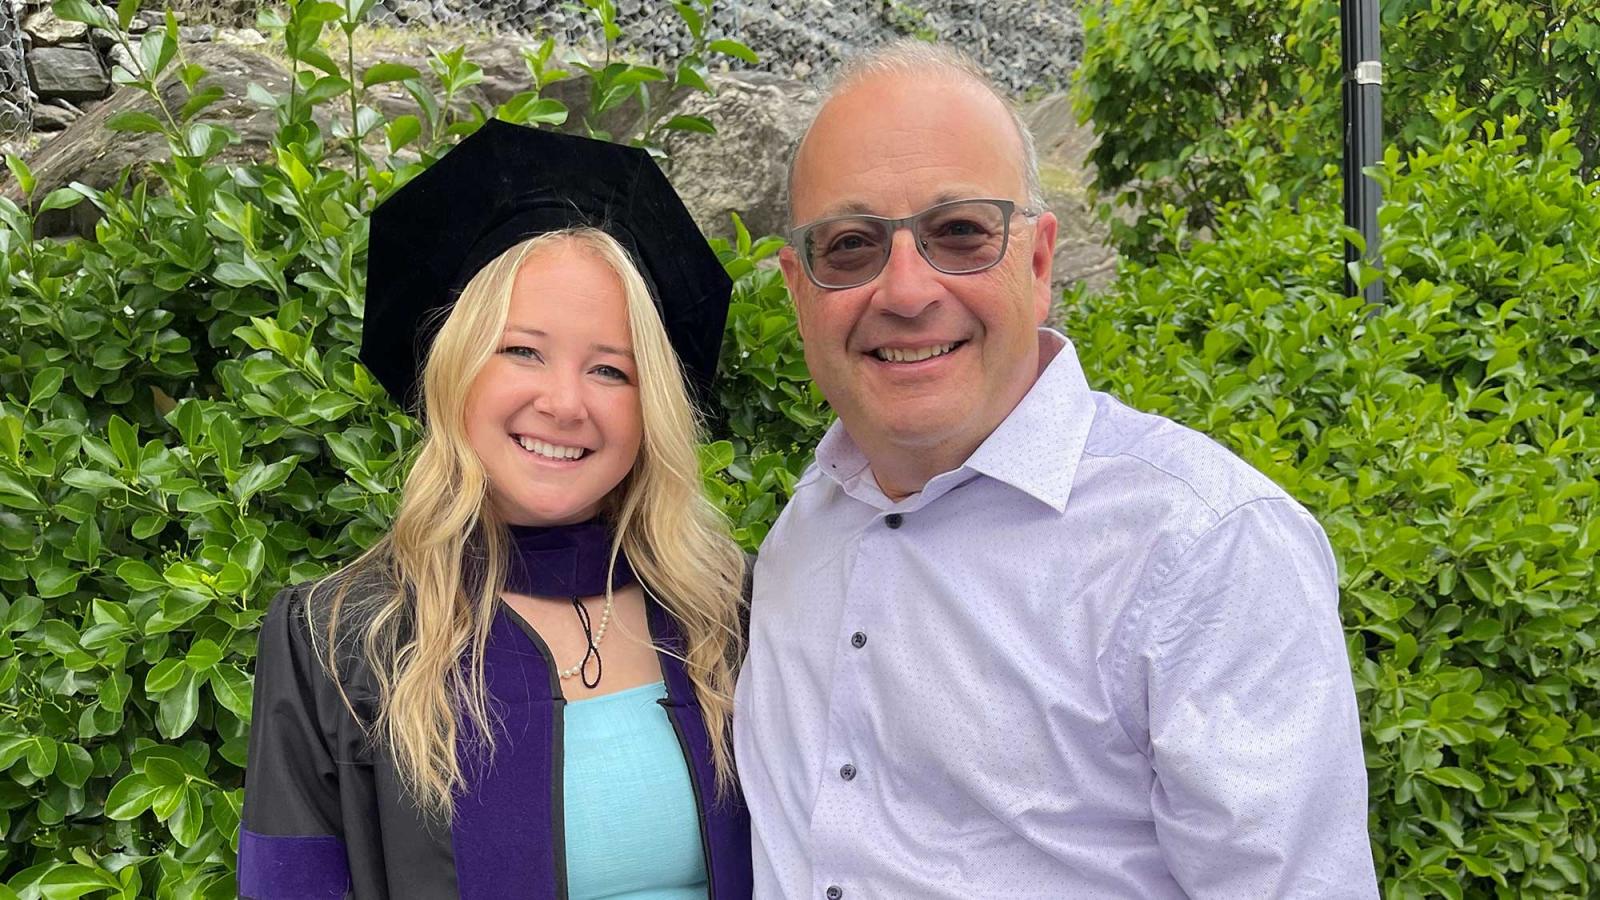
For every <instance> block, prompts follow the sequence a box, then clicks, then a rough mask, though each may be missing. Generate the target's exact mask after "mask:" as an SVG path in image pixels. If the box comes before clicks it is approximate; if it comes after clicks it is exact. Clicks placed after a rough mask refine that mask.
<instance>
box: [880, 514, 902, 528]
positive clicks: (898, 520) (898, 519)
mask: <svg viewBox="0 0 1600 900" xmlns="http://www.w3.org/2000/svg"><path fill="white" fill-rule="evenodd" d="M905 520H906V518H905V516H902V515H900V514H899V513H889V514H888V515H887V516H884V517H883V524H885V525H887V526H889V527H890V528H899V527H900V525H901V524H902V523H903V522H905Z"/></svg>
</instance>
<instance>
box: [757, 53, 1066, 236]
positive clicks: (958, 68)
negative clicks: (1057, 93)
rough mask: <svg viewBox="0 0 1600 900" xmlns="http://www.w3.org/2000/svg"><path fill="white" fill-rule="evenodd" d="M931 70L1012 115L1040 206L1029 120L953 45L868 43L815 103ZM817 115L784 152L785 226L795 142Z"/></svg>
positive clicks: (1032, 198)
mask: <svg viewBox="0 0 1600 900" xmlns="http://www.w3.org/2000/svg"><path fill="white" fill-rule="evenodd" d="M928 72H935V73H939V74H944V75H949V76H952V77H954V78H957V79H961V80H965V81H968V82H970V83H973V84H976V85H978V86H979V87H982V88H983V89H984V90H986V91H988V92H989V93H990V94H991V95H993V96H994V98H995V99H996V100H998V101H1000V105H1001V106H1002V107H1004V108H1005V111H1006V113H1007V114H1008V115H1010V117H1011V124H1012V125H1014V126H1016V129H1017V138H1018V139H1019V141H1020V142H1021V144H1022V174H1023V178H1024V180H1025V182H1026V186H1027V191H1028V203H1029V205H1031V206H1034V207H1036V208H1039V209H1043V208H1044V203H1045V200H1044V184H1043V183H1042V182H1041V181H1040V180H1039V151H1038V148H1037V146H1036V145H1035V144H1034V140H1033V131H1032V129H1030V128H1029V127H1028V123H1027V122H1025V121H1023V118H1022V114H1021V113H1020V112H1018V111H1017V105H1016V104H1015V103H1013V102H1012V101H1011V98H1010V97H1008V96H1006V95H1005V94H1004V93H1003V92H1001V90H1000V88H999V87H997V86H996V85H995V83H994V81H993V80H992V79H990V78H989V75H988V73H987V72H985V71H984V70H983V68H982V67H980V66H979V65H978V64H977V62H976V61H974V60H973V58H972V57H971V56H968V55H967V54H966V53H963V52H962V51H960V50H957V49H955V48H952V47H945V46H942V45H940V44H932V43H929V42H927V41H922V40H917V39H915V38H901V39H900V40H897V41H892V42H890V43H887V44H884V45H882V46H880V47H876V48H873V49H872V50H871V51H868V52H866V53H863V54H861V55H859V56H856V57H854V58H853V59H851V60H850V61H849V62H847V63H845V64H844V66H843V67H842V68H840V70H839V71H838V72H837V73H835V75H834V77H833V79H832V81H831V82H830V83H829V85H828V89H827V92H826V93H825V94H824V95H823V97H822V103H821V104H820V105H819V106H818V107H817V109H818V110H819V111H820V110H821V109H822V107H823V106H826V105H827V104H828V102H829V101H831V100H833V98H835V97H837V96H839V95H840V94H842V93H844V92H845V91H846V90H847V89H849V88H850V87H852V86H854V85H855V84H856V83H857V82H859V81H862V80H864V79H866V78H868V77H871V76H873V75H889V74H896V75H908V74H917V73H928ZM815 125H816V119H815V118H814V117H813V118H812V120H811V124H810V125H808V126H806V130H805V134H802V135H801V136H800V140H799V142H798V143H796V144H795V148H794V152H793V153H790V154H789V172H788V176H787V177H786V178H785V179H784V192H783V208H784V214H785V216H786V217H787V219H788V222H789V225H790V227H793V226H794V224H795V221H794V173H795V161H796V160H798V159H799V157H800V147H801V145H803V144H804V143H805V139H806V137H807V136H808V135H810V134H811V129H812V128H813V127H815Z"/></svg>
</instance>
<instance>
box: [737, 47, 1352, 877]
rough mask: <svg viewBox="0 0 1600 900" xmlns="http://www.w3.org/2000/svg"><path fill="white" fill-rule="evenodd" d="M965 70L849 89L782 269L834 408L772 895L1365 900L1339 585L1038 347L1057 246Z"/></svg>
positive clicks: (746, 713) (1222, 456)
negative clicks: (1326, 899) (1339, 617)
mask: <svg viewBox="0 0 1600 900" xmlns="http://www.w3.org/2000/svg"><path fill="white" fill-rule="evenodd" d="M1034 170H1035V162H1034V160H1033V152H1032V149H1031V143H1030V139H1029V138H1028V136H1027V133H1026V130H1025V128H1023V126H1022V125H1021V123H1020V121H1019V120H1018V119H1017V117H1016V115H1015V113H1014V112H1013V111H1012V110H1011V108H1010V107H1009V105H1008V104H1007V103H1006V102H1005V101H1004V100H1003V99H1001V97H1000V96H999V95H998V94H997V93H996V92H995V91H994V89H993V88H992V87H991V86H990V85H989V84H988V83H987V81H985V80H984V78H983V76H982V74H981V73H979V72H978V71H977V70H976V69H974V68H972V67H971V65H970V63H968V62H966V61H965V60H964V59H963V58H962V57H959V56H956V55H954V54H951V53H948V52H945V51H939V50H937V49H933V48H928V47H926V46H920V45H918V46H908V45H898V46H895V47H892V48H890V49H888V50H886V51H882V52H880V53H879V54H878V55H876V56H874V57H872V58H869V59H866V60H864V61H861V62H859V63H857V64H856V65H855V66H854V67H853V68H852V69H851V70H850V71H849V72H847V73H846V74H845V75H844V76H843V77H842V79H841V80H840V82H839V84H838V86H837V87H836V88H835V90H834V91H833V93H832V94H831V95H830V97H829V98H828V99H827V101H826V102H825V103H824V104H823V106H822V108H821V110H820V111H819V113H818V114H817V118H816V120H815V122H814V123H813V124H812V126H811V129H810V131H809V132H808V133H807V135H806V137H805V140H804V141H803V142H802V145H801V147H800V149H799V151H798V154H797V157H796V159H795V161H794V169H793V175H792V179H791V185H790V187H791V203H792V206H791V215H792V217H793V221H794V222H796V223H799V227H797V228H796V229H795V230H794V232H793V234H792V236H791V237H792V241H791V244H792V246H791V248H789V249H786V250H785V251H784V252H783V254H782V257H781V263H782V267H783V273H784V276H785V278H786V280H787V282H788V285H789V289H790V291H791V293H792V294H793V295H794V302H795V308H796V310H797V313H798V320H799V327H800V332H801V335H802V337H803V338H804V341H805V350H806V362H807V363H808V365H809V366H810V368H811V373H812V375H813V376H814V377H815V379H816V381H817V384H818V385H819V386H820V387H821V388H822V391H823V393H824V394H825V395H826V396H827V398H828V401H829V402H830V403H831V404H832V405H833V407H834V409H835V410H836V411H837V412H838V414H839V421H838V423H836V424H835V425H834V426H833V427H832V428H831V429H830V430H829V432H828V434H827V436H826V437H825V438H824V439H823V441H822V443H821V445H820V446H818V448H817V460H816V464H815V465H814V466H813V467H812V468H811V469H810V470H809V471H808V472H807V473H806V475H805V476H804V477H803V478H802V479H801V481H800V484H799V486H798V487H797V489H796V491H795V495H794V498H793V499H792V500H791V502H790V504H789V507H788V508H787V509H786V510H785V511H784V513H783V516H782V517H781V518H780V519H779V521H778V524H777V525H776V526H775V527H774V528H773V530H772V532H771V534H770V535H769V537H768V538H767V541H766V544H765V545H764V546H763V548H762V553H761V558H760V562H759V564H758V565H757V568H756V573H755V597H754V601H753V604H752V622H751V638H750V654H749V658H748V660H747V662H746V663H745V667H744V671H743V674H742V676H741V678H740V681H739V686H738V692H737V713H736V716H735V722H736V726H735V728H736V747H737V758H738V766H739V774H740V776H741V779H742V781H743V785H744V791H745V795H746V799H747V801H748V803H749V807H750V811H751V813H752V815H753V818H754V845H755V846H754V854H755V869H756V888H757V890H756V893H757V896H758V897H786V898H812V897H815V898H827V900H840V898H844V897H859V898H868V897H871V898H890V897H892V898H899V897H905V898H935V897H951V898H956V897H959V898H991V897H1052V898H1053V897H1128V898H1145V897H1153V898H1166V897H1216V898H1229V900H1244V898H1268V897H1307V898H1311V897H1315V898H1373V897H1376V896H1377V891H1376V884H1375V879H1374V875H1373V866H1372V855H1371V849H1370V846H1369V844H1368V840H1367V833H1366V826H1367V801H1366V778H1365V772H1364V769H1363V766H1362V753H1361V735H1360V729H1359V727H1358V723H1357V717H1356V705H1355V696H1354V691H1353V689H1352V685H1351V678H1350V672H1349V666H1348V662H1347V660H1346V656H1345V649H1344V643H1343V640H1342V636H1341V632H1340V628H1339V622H1338V618H1337V595H1336V585H1335V566H1334V560H1333V556H1332V554H1331V552H1330V550H1329V548H1328V544H1327V541H1326V539H1325V538H1324V536H1323V534H1322V531H1321V529H1320V528H1319V527H1318V526H1317V523H1316V522H1315V521H1313V520H1312V518H1311V517H1310V516H1309V515H1308V514H1307V513H1306V511H1305V510H1304V509H1302V508H1301V507H1300V506H1299V505H1298V504H1296V503H1295V502H1294V501H1293V500H1291V499H1289V497H1287V496H1286V495H1285V494H1284V493H1283V492H1282V491H1281V490H1279V489H1278V488H1277V487H1276V486H1274V485H1273V484H1272V483H1271V482H1270V481H1269V480H1268V479H1266V478H1265V477H1263V476H1262V475H1260V474H1259V473H1257V472H1255V471H1254V470H1252V469H1251V468H1250V467H1249V466H1247V465H1246V464H1244V463H1243V462H1241V461H1240V460H1238V459H1237V458H1235V457H1234V456H1233V455H1231V454H1229V453H1228V452H1227V451H1226V450H1224V449H1222V448H1221V447H1219V446H1218V445H1217V444H1215V443H1213V442H1211V441H1210V440H1208V439H1206V438H1205V437H1203V436H1201V435H1199V434H1197V433H1195V432H1193V431H1189V430H1187V429H1185V428H1183V427H1181V426H1178V425H1175V424H1173V423H1172V422H1169V421H1166V420H1164V419H1161V418H1158V417H1155V416H1150V415H1145V414H1142V413H1139V412H1136V411H1134V410H1132V409H1129V408H1128V407H1126V406H1123V405H1122V404H1120V403H1118V402H1117V401H1116V400H1114V399H1112V398H1111V397H1109V396H1106V395H1105V394H1101V393H1096V392H1094V391H1091V390H1090V389H1089V387H1088V386H1087V384H1085V382H1084V376H1083V373H1082V370H1081V368H1080V366H1079V363H1078V360H1077V357H1076V355H1075V353H1074V351H1073V348H1072V345H1071V344H1070V343H1069V342H1068V341H1067V340H1066V339H1065V338H1064V337H1062V336H1061V335H1060V334H1057V333H1056V332H1054V331H1052V330H1050V329H1047V328H1041V327H1040V326H1041V325H1042V323H1043V322H1044V320H1045V316H1046V312H1047V311H1048V309H1049V307H1050V303H1051V291H1050V264H1051V251H1052V245H1053V243H1054V239H1055V234H1056V220H1055V218H1054V217H1053V216H1052V215H1051V214H1050V213H1049V212H1046V211H1044V210H1043V208H1042V205H1041V198H1040V196H1039V195H1040V192H1039V190H1038V180H1037V175H1036V173H1035V171H1034Z"/></svg>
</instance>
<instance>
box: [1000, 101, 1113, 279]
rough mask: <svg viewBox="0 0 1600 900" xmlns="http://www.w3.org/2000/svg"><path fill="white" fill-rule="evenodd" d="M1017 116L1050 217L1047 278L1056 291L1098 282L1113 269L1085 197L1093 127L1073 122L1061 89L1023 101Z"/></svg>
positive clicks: (1103, 233) (1103, 230)
mask: <svg viewBox="0 0 1600 900" xmlns="http://www.w3.org/2000/svg"><path fill="white" fill-rule="evenodd" d="M1022 117H1023V120H1024V121H1026V122H1027V123H1028V128H1029V130H1031V131H1032V132H1033V138H1034V145H1035V147H1037V149H1038V152H1039V176H1040V178H1039V180H1040V181H1041V182H1043V184H1044V195H1045V206H1046V207H1047V208H1048V209H1049V210H1050V211H1051V212H1053V213H1055V216H1056V222H1057V231H1056V252H1055V260H1054V269H1053V278H1052V281H1053V282H1054V284H1055V287H1056V289H1057V292H1058V293H1059V292H1060V290H1061V289H1062V288H1065V287H1066V286H1068V285H1070V284H1076V283H1079V282H1083V283H1085V284H1087V285H1089V286H1090V287H1100V286H1103V285H1105V284H1106V283H1108V282H1109V281H1110V280H1111V278H1112V277H1113V276H1114V275H1115V274H1116V267H1117V254H1116V251H1114V250H1112V249H1111V246H1110V241H1109V236H1110V229H1109V227H1108V226H1107V224H1106V223H1105V222H1103V221H1101V219H1100V217H1099V216H1098V215H1097V214H1096V212H1095V206H1094V203H1093V202H1091V201H1090V199H1089V183H1090V182H1091V181H1092V180H1093V175H1092V173H1091V171H1090V169H1089V165H1088V157H1089V151H1090V150H1092V149H1093V148H1094V128H1093V126H1092V125H1089V124H1079V123H1078V116H1077V113H1075V112H1074V111H1073V109H1072V101H1071V99H1070V98H1069V97H1068V96H1067V95H1066V94H1065V93H1055V94H1049V95H1046V96H1045V97H1042V98H1040V99H1039V100H1037V101H1034V102H1032V103H1027V104H1024V105H1023V107H1022Z"/></svg>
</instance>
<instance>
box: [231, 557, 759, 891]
mask: <svg viewBox="0 0 1600 900" xmlns="http://www.w3.org/2000/svg"><path fill="white" fill-rule="evenodd" d="M308 590H309V586H307V585H300V586H296V587H293V588H289V589H286V590H285V591H284V592H283V593H281V594H280V595H279V596H278V597H277V599H275V600H274V601H273V603H272V606H271V608H270V609H269V611H268V613H267V616H266V618H265V620H264V621H263V623H262V629H261V637H260V652H259V654H258V656H257V660H256V682H255V704H254V714H253V721H252V724H251V730H250V759H249V766H248V768H247V771H246V773H245V801H244V811H243V820H242V823H241V829H240V840H239V892H240V895H241V896H243V897H246V898H252V900H288V898H294V900H310V898H322V897H327V898H343V897H349V896H353V897H355V898H356V900H388V898H394V900H402V898H418V900H424V898H426V900H436V898H437V900H447V898H453V897H460V898H463V900H505V898H512V897H518V898H522V897H526V898H557V900H565V897H566V847H565V842H564V836H563V824H564V813H563V808H562V802H563V800H562V772H563V759H562V740H561V735H562V711H563V708H564V707H565V704H566V701H565V699H563V697H562V693H561V682H560V679H559V677H558V676H557V675H556V666H555V664H554V662H553V660H552V659H551V656H550V651H549V649H548V648H547V647H546V646H545V644H544V642H543V641H542V640H541V639H540V638H539V636H538V634H537V633H536V632H534V631H533V629H531V628H530V627H528V626H527V624H526V623H525V622H524V621H523V620H522V619H521V618H520V617H518V616H516V615H514V614H512V613H511V612H510V610H509V609H507V608H505V607H502V608H501V609H500V611H499V612H498V614H497V615H496V618H495V621H494V623H493V625H492V627H491V630H490V637H489V644H488V647H487V648H486V650H485V657H484V674H485V679H486V681H487V686H488V690H489V697H490V706H491V710H492V711H493V713H494V714H495V717H496V719H497V721H498V723H499V724H498V728H499V732H498V733H497V736H496V738H497V743H496V753H495V757H494V760H493V762H492V764H491V765H489V766H487V767H485V766H483V765H481V764H477V763H473V764H470V765H469V770H470V771H473V772H474V773H475V774H474V775H473V777H472V778H471V780H470V784H469V785H468V788H467V790H466V792H465V793H464V794H463V795H462V796H460V797H458V798H457V800H456V804H455V811H454V816H453V819H452V821H451V822H450V823H448V824H444V823H439V822H434V821H431V820H430V819H429V818H428V817H426V816H424V815H422V814H421V813H420V812H419V811H418V810H417V808H416V807H415V805H414V804H413V803H412V802H411V801H410V800H409V799H408V797H407V794H406V792H405V791H404V790H403V789H402V788H401V785H400V781H399V776H398V773H397V771H396V769H395V767H394V764H393V762H392V760H391V759H390V758H389V757H388V755H387V754H386V753H384V752H382V751H381V750H376V749H374V748H373V747H372V746H370V743H369V741H368V740H367V737H366V734H365V732H364V731H363V730H362V728H361V726H360V725H359V724H358V723H357V721H356V719H355V718H353V717H352V716H351V714H350V711H349V710H348V709H346V707H345V705H344V702H343V701H342V700H341V698H340V697H339V693H338V689H337V688H336V687H335V685H334V683H333V681H332V679H331V678H330V677H329V676H328V674H327V671H326V669H324V668H323V666H322V664H321V662H320V661H319V660H318V658H317V656H316V654H315V652H314V651H313V647H312V643H311V633H310V628H309V627H308V623H307V621H306V615H305V602H306V594H307V593H308ZM647 603H648V607H647V617H648V620H649V624H650V633H651V636H652V638H653V639H654V640H655V641H656V643H657V645H658V646H662V647H666V648H672V649H675V650H676V651H677V652H679V653H681V652H682V647H681V637H680V636H679V635H678V633H677V629H676V628H675V626H674V623H673V622H672V619H671V617H670V616H668V615H667V614H666V613H665V611H664V610H662V609H661V608H660V606H659V605H657V604H655V603H653V602H649V601H647ZM316 638H317V646H319V647H320V646H322V645H323V644H324V643H325V640H326V638H325V636H324V634H322V633H321V632H319V633H318V634H317V635H316ZM658 658H659V659H660V661H661V669H662V676H663V679H664V681H665V682H666V688H667V698H666V699H665V700H663V701H661V705H662V706H663V708H664V709H665V712H666V714H667V715H668V717H669V718H670V719H671V721H672V724H673V727H674V730H675V731H676V732H677V735H678V739H679V743H680V745H681V747H682V749H683V752H684V760H685V764H686V765H687V767H688V770H689V775H690V782H691V784H692V785H693V787H694V792H695V799H696V802H697V804H698V806H699V810H698V812H699V819H700V836H701V846H702V849H703V850H704V852H705V854H706V872H707V875H708V879H709V882H708V884H709V892H710V897H711V898H713V900H743V898H748V897H749V896H750V894H751V871H750V824H749V819H748V817H747V814H746V812H745V810H744V805H743V801H742V798H739V797H737V796H735V797H733V798H723V799H721V800H720V801H719V800H718V799H717V798H716V789H715V782H714V774H713V768H712V762H711V754H710V742H709V739H708V737H707V734H706V729H705V722H704V720H703V718H702V717H701V714H700V708H699V705H698V703H697V702H696V700H695V696H694V692H693V689H692V686H691V684H690V682H689V680H688V678H687V676H686V675H685V673H684V671H683V664H682V663H681V662H679V661H678V660H677V659H675V658H673V657H672V656H670V655H668V654H666V653H661V654H658ZM341 659H346V660H347V662H346V663H345V664H344V665H343V666H342V668H341V671H342V672H343V673H345V674H344V678H343V681H344V687H345V691H346V693H347V694H348V696H349V697H350V700H351V702H352V703H353V704H354V706H355V708H356V711H357V713H359V714H360V715H361V716H362V718H363V720H366V721H371V720H372V716H373V714H374V712H375V685H374V682H373V679H372V675H371V672H370V671H369V670H367V669H366V667H365V666H364V665H362V664H361V662H360V659H359V655H358V654H354V653H350V654H346V655H342V656H341ZM468 740H470V737H467V738H464V741H463V746H464V747H465V746H467V744H466V741H468ZM464 758H466V757H464Z"/></svg>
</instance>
